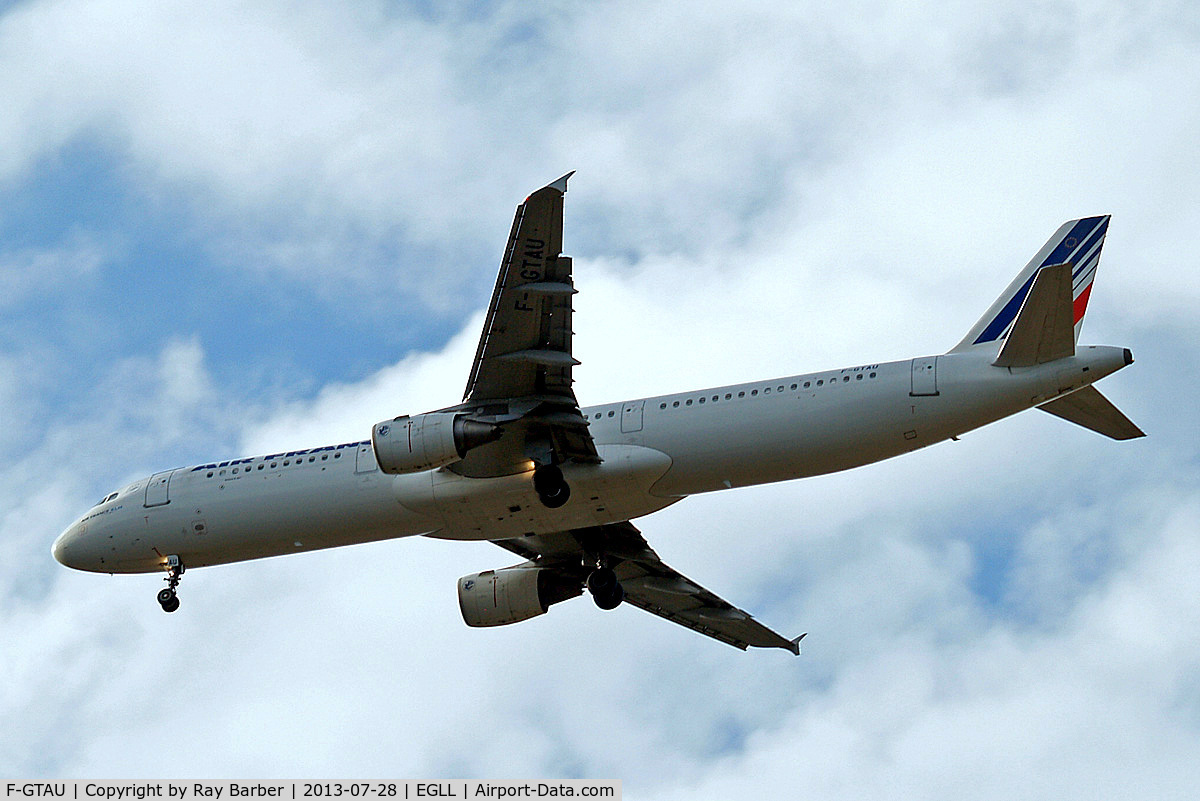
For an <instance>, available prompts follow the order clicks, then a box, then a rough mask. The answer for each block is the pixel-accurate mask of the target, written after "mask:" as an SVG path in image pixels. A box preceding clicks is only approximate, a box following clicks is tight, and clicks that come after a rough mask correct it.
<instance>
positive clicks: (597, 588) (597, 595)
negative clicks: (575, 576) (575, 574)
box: [587, 560, 625, 609]
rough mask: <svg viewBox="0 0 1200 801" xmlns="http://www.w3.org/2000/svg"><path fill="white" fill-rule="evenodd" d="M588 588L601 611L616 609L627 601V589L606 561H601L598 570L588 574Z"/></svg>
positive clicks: (597, 566)
mask: <svg viewBox="0 0 1200 801" xmlns="http://www.w3.org/2000/svg"><path fill="white" fill-rule="evenodd" d="M587 588H588V592H590V593H591V594H592V600H593V601H595V602H596V606H598V607H600V608H601V609H616V608H617V607H618V606H620V605H621V601H624V600H625V588H624V587H622V586H621V582H619V581H617V574H616V571H614V570H613V569H612V568H611V567H609V566H608V565H607V564H605V562H604V560H600V561H599V562H598V564H597V565H596V569H595V570H593V571H592V572H591V573H589V574H588V577H587Z"/></svg>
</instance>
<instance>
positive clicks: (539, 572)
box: [458, 565, 583, 626]
mask: <svg viewBox="0 0 1200 801" xmlns="http://www.w3.org/2000/svg"><path fill="white" fill-rule="evenodd" d="M582 592H583V589H582V587H581V586H580V584H579V582H577V581H572V580H571V579H569V578H567V577H565V576H561V575H559V574H557V573H555V572H553V571H550V570H546V569H544V568H539V567H531V566H528V565H518V566H517V567H506V568H503V569H501V570H485V571H484V572H482V573H474V574H472V575H470V576H463V577H462V578H460V579H459V580H458V608H459V609H461V610H462V616H463V620H464V621H466V624H467V625H468V626H505V625H507V624H509V623H519V622H520V621H522V620H528V619H529V618H531V617H537V616H538V615H541V614H545V612H546V610H547V609H549V608H550V605H551V604H556V603H558V602H559V601H565V600H567V599H568V598H574V597H575V596H576V595H579V594H581V593H582Z"/></svg>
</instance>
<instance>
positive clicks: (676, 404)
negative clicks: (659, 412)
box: [671, 401, 679, 409]
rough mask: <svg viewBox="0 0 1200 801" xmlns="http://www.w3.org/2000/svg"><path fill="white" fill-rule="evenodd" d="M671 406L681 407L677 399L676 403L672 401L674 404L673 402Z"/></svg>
mask: <svg viewBox="0 0 1200 801" xmlns="http://www.w3.org/2000/svg"><path fill="white" fill-rule="evenodd" d="M671 407H672V408H674V409H678V408H679V401H675V402H674V403H672V404H671Z"/></svg>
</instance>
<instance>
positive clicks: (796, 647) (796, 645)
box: [788, 631, 808, 656]
mask: <svg viewBox="0 0 1200 801" xmlns="http://www.w3.org/2000/svg"><path fill="white" fill-rule="evenodd" d="M807 636H808V632H807V631H806V632H804V633H803V634H801V635H800V636H799V637H797V638H796V639H794V640H792V645H791V647H790V648H788V650H789V651H791V652H792V653H793V654H795V655H796V656H800V641H801V640H803V639H804V638H805V637H807Z"/></svg>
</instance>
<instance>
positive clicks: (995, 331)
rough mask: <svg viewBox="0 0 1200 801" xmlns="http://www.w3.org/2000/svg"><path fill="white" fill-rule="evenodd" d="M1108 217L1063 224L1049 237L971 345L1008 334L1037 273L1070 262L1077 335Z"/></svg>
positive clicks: (990, 340) (991, 340)
mask: <svg viewBox="0 0 1200 801" xmlns="http://www.w3.org/2000/svg"><path fill="white" fill-rule="evenodd" d="M1109 218H1110V215H1107V214H1105V215H1103V216H1100V217H1085V218H1084V219H1082V220H1075V221H1074V222H1070V223H1067V224H1066V225H1064V226H1063V227H1062V228H1060V229H1059V230H1058V232H1057V233H1056V234H1055V236H1053V237H1051V239H1050V241H1049V242H1047V243H1046V244H1045V245H1044V246H1043V247H1042V250H1041V251H1040V252H1039V253H1038V256H1040V257H1041V258H1040V259H1039V258H1038V256H1035V257H1034V259H1033V261H1032V262H1030V263H1029V266H1028V267H1027V268H1026V273H1025V274H1023V275H1022V278H1023V279H1024V281H1023V283H1021V284H1020V286H1019V288H1018V289H1017V291H1016V292H1015V293H1013V295H1012V296H1011V297H1009V299H1008V301H1007V302H1006V303H1005V304H1004V306H1003V307H1002V308H1001V309H1000V311H999V312H998V313H997V314H996V316H995V317H993V318H992V319H991V321H990V322H989V323H988V324H987V326H986V327H984V329H983V331H982V333H980V334H979V336H978V337H977V338H976V339H975V341H974V342H973V343H972V344H975V345H979V344H982V343H985V342H995V341H997V340H1000V339H1003V338H1004V337H1006V336H1007V335H1008V331H1009V329H1010V328H1011V327H1012V323H1013V320H1015V319H1016V317H1017V312H1018V311H1020V310H1021V304H1022V303H1024V302H1025V297H1026V295H1028V294H1029V288H1030V287H1031V286H1033V279H1034V278H1035V277H1037V274H1038V270H1040V269H1042V268H1043V267H1049V266H1050V265H1052V264H1063V263H1065V262H1070V264H1071V265H1072V269H1071V276H1072V282H1071V283H1072V298H1073V300H1074V307H1073V309H1074V322H1075V335H1076V338H1078V336H1079V323H1080V321H1081V320H1083V313H1084V312H1085V311H1087V302H1088V296H1089V295H1091V292H1092V281H1093V280H1094V279H1095V277H1096V266H1097V265H1098V264H1099V263H1100V249H1101V248H1102V247H1103V246H1104V236H1105V234H1106V233H1107V232H1108V221H1109Z"/></svg>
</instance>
